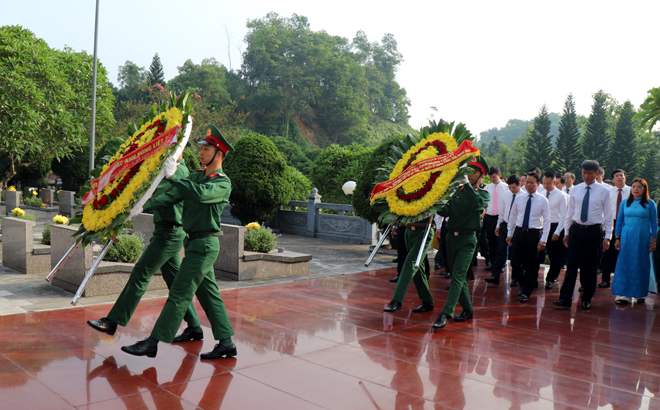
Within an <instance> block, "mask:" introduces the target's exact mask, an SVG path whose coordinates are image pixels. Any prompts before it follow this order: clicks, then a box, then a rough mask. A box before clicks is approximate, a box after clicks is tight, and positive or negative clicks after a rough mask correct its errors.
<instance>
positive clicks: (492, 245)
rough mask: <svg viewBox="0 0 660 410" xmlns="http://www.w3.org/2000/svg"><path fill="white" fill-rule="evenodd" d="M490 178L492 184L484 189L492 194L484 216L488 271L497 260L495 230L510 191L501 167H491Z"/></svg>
mask: <svg viewBox="0 0 660 410" xmlns="http://www.w3.org/2000/svg"><path fill="white" fill-rule="evenodd" d="M488 176H489V177H490V184H488V185H486V186H485V187H484V190H485V191H486V192H488V194H490V201H489V202H488V207H486V215H484V227H483V230H484V233H485V234H486V237H487V238H488V255H489V256H490V267H486V270H492V269H493V266H494V265H495V260H496V259H497V248H498V243H497V235H495V230H496V229H497V227H498V224H497V220H498V218H499V215H498V214H499V208H502V207H503V205H504V203H503V200H504V193H505V192H506V191H507V190H508V188H507V184H505V183H504V182H502V180H501V179H500V176H501V172H500V168H499V167H490V171H489V173H488Z"/></svg>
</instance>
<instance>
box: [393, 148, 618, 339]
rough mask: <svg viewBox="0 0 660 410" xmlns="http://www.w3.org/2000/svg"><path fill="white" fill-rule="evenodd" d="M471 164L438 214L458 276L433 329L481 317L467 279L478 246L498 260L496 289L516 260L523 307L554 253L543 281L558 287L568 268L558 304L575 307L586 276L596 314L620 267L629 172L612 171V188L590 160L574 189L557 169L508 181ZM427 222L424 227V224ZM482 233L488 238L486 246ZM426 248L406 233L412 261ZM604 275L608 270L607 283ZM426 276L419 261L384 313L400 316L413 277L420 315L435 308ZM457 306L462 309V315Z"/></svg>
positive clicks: (587, 300) (585, 293)
mask: <svg viewBox="0 0 660 410" xmlns="http://www.w3.org/2000/svg"><path fill="white" fill-rule="evenodd" d="M469 166H470V168H472V169H473V172H472V173H471V174H470V175H469V177H468V178H469V182H467V183H465V184H464V185H463V186H462V187H461V189H460V190H459V191H458V192H457V193H456V194H455V195H454V196H453V197H452V198H451V199H450V200H449V201H448V202H447V204H446V205H444V206H443V207H442V209H441V210H440V211H439V212H438V214H439V215H440V216H442V217H444V218H445V222H444V224H443V229H444V230H446V232H443V235H442V237H445V236H444V235H445V234H446V237H445V238H446V239H445V243H444V244H443V246H445V247H446V259H447V260H446V267H447V269H448V270H449V271H450V272H451V285H450V287H449V294H448V295H447V301H446V303H445V306H444V308H443V309H442V311H441V312H440V314H439V316H438V317H437V319H436V321H435V323H434V325H433V327H434V328H443V327H445V326H446V325H447V324H448V321H449V319H451V318H453V319H454V320H455V321H462V320H468V319H471V318H472V317H473V311H474V309H473V307H472V303H471V300H470V295H469V292H468V290H467V275H468V272H469V270H470V268H471V265H472V261H473V258H474V255H475V254H476V249H477V244H478V243H479V245H478V246H479V247H480V248H482V249H481V250H482V254H486V255H488V258H487V259H490V260H489V261H488V262H487V270H490V271H491V277H490V278H487V279H486V282H488V283H489V284H491V285H494V286H499V285H500V279H501V275H502V272H503V271H504V267H505V265H506V262H507V260H509V261H510V263H511V270H512V280H511V283H510V286H511V287H516V286H519V290H518V297H519V299H518V300H519V302H520V303H526V302H528V301H529V298H530V297H531V296H532V294H533V292H534V290H535V289H537V288H538V287H539V279H538V272H539V268H540V265H541V263H543V262H544V260H545V258H546V255H547V257H548V259H549V262H550V268H549V270H548V272H547V275H546V277H545V278H544V280H543V278H542V282H541V283H542V285H543V286H545V288H546V289H552V287H553V286H554V283H555V282H556V280H557V278H558V276H559V273H560V272H561V270H562V269H563V268H564V267H566V275H565V278H564V282H563V285H562V287H561V289H560V297H559V300H556V301H554V302H553V303H554V304H555V305H556V306H559V307H571V301H572V298H573V292H574V288H575V282H576V280H577V275H578V272H579V274H580V283H581V285H582V286H581V287H580V289H579V290H580V292H582V301H581V302H582V303H581V306H582V308H583V309H590V308H591V299H592V298H593V296H594V293H595V291H596V289H597V287H601V288H607V287H609V286H610V278H611V274H612V273H613V272H614V268H615V266H616V260H617V256H618V251H617V250H616V249H614V247H610V246H609V245H610V239H611V237H612V229H613V224H614V223H615V221H614V218H615V217H616V213H617V212H616V211H617V209H618V208H619V206H620V204H621V202H622V201H625V200H626V199H627V198H628V196H629V195H630V187H629V186H626V185H625V182H626V173H625V171H623V170H621V169H617V170H615V171H614V172H612V181H607V182H609V183H610V184H611V185H608V183H605V182H604V181H603V177H604V173H605V172H604V170H603V169H602V168H601V167H600V165H599V164H598V162H597V161H591V160H587V161H584V162H583V163H582V165H581V168H582V179H583V181H584V182H583V183H580V184H578V185H574V182H575V179H576V178H575V175H574V174H573V173H571V172H568V173H566V174H565V175H564V176H562V177H557V175H556V174H555V173H553V172H545V173H543V174H542V173H541V170H540V169H538V168H536V167H535V168H532V169H530V170H529V172H528V173H527V174H526V175H522V176H518V175H510V176H509V177H508V178H506V180H503V179H502V178H501V172H500V169H499V168H498V167H491V168H489V167H488V166H487V165H486V164H485V161H484V160H483V159H482V158H478V159H477V160H475V161H474V162H471V163H470V164H469ZM486 174H489V178H490V183H489V184H487V185H485V186H484V187H482V188H480V185H481V180H482V179H483V178H484V176H485V175H486ZM420 224H421V225H422V226H423V225H424V224H422V221H420ZM417 225H418V224H411V226H409V227H407V229H418V230H423V228H416V226H417ZM437 228H438V229H439V227H437ZM480 236H481V237H482V238H483V239H484V240H482V241H480V240H479V237H480ZM427 242H428V241H427ZM418 244H421V240H417V241H410V242H408V236H406V247H407V250H408V251H409V252H408V255H409V256H408V259H411V258H412V259H414V258H416V256H417V254H418V252H419V246H418ZM416 246H417V247H416ZM484 247H486V249H484ZM426 250H427V249H425V251H426ZM439 252H441V251H439ZM411 255H412V256H411ZM598 270H602V282H601V283H600V284H598V278H597V272H598ZM420 276H422V277H424V276H425V275H418V270H417V271H416V270H415V269H414V266H413V264H407V265H405V266H404V270H403V271H402V272H401V275H400V277H399V280H398V282H397V287H396V290H395V293H394V296H393V298H392V301H391V302H390V303H389V304H388V305H387V307H386V308H385V309H384V310H385V311H386V312H395V311H397V310H399V309H401V302H402V301H403V296H404V295H405V290H406V288H407V286H408V284H409V283H410V281H411V279H412V280H414V283H415V286H416V288H417V292H418V294H419V295H420V299H421V300H422V305H421V306H419V307H417V308H415V309H413V311H415V312H425V311H431V310H433V308H434V304H433V296H432V294H431V292H430V291H429V287H428V281H427V280H426V278H419V277H420ZM422 296H423V297H422ZM457 302H458V303H459V304H460V305H461V307H462V311H461V313H460V314H458V315H456V316H454V310H455V306H456V303H457Z"/></svg>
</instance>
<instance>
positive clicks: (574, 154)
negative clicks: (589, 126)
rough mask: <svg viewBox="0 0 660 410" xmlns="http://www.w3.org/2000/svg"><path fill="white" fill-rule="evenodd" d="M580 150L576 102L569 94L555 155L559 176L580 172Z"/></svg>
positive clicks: (560, 125) (560, 123)
mask: <svg viewBox="0 0 660 410" xmlns="http://www.w3.org/2000/svg"><path fill="white" fill-rule="evenodd" d="M580 148H581V147H580V131H579V129H578V123H577V113H576V112H575V101H573V94H569V95H568V97H566V102H565V103H564V112H563V113H562V116H561V120H560V122H559V137H558V138H557V144H556V146H555V150H554V153H553V154H554V155H553V157H554V159H555V167H556V172H557V173H558V174H561V175H563V174H564V173H566V172H573V173H577V172H578V169H579V168H580V159H581V158H582V155H581V154H582V153H581V149H580Z"/></svg>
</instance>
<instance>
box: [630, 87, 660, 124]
mask: <svg viewBox="0 0 660 410" xmlns="http://www.w3.org/2000/svg"><path fill="white" fill-rule="evenodd" d="M635 119H640V120H641V125H642V126H648V129H649V131H651V130H652V129H653V126H655V124H656V123H657V122H658V119H660V87H657V88H652V89H650V90H649V95H648V96H647V97H646V100H644V103H643V104H642V105H641V106H640V110H639V113H637V114H635Z"/></svg>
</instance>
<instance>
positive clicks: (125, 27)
mask: <svg viewBox="0 0 660 410" xmlns="http://www.w3.org/2000/svg"><path fill="white" fill-rule="evenodd" d="M95 3H96V2H95V1H93V0H66V1H53V0H20V1H11V2H6V4H3V12H2V14H0V25H21V26H23V27H24V28H27V29H29V30H31V31H33V32H34V33H35V35H36V36H37V37H40V38H42V39H44V40H45V41H46V42H47V43H48V45H49V46H50V47H52V48H57V49H62V48H63V47H64V46H69V47H71V48H73V49H74V50H76V51H81V50H85V51H87V52H88V53H90V54H92V53H93V49H94V16H95ZM269 12H275V13H278V14H279V15H280V16H284V17H290V16H291V15H292V14H293V13H296V14H298V15H302V16H306V17H307V18H308V20H309V23H310V27H311V29H312V30H314V31H321V30H324V31H326V32H328V33H329V34H331V35H338V36H342V37H346V38H349V39H352V38H353V37H354V36H355V33H357V32H358V31H359V30H362V31H364V32H365V33H366V35H367V36H368V38H369V40H370V41H372V42H373V41H380V39H381V38H382V37H383V35H384V34H385V33H392V34H393V35H394V37H395V39H396V40H397V42H398V49H399V51H400V52H401V54H402V55H403V58H404V61H403V63H402V64H401V66H400V67H399V71H398V73H397V81H398V82H399V84H400V86H401V87H403V88H405V89H406V91H407V93H408V97H409V98H410V101H411V106H410V110H409V111H410V116H411V118H410V121H409V122H410V125H412V126H413V127H414V128H419V127H421V126H423V125H426V124H427V121H428V119H430V118H431V115H433V116H434V118H435V119H438V118H443V119H445V120H448V121H456V122H463V123H465V124H466V125H467V128H468V129H469V130H471V131H472V132H473V133H475V134H478V133H479V132H481V131H485V130H487V129H490V128H493V127H503V126H505V125H506V122H507V121H508V120H509V119H514V118H516V119H523V120H529V119H532V118H533V117H534V116H535V115H537V114H538V112H539V110H540V108H541V106H542V105H543V104H546V105H547V106H548V109H549V110H550V111H551V112H558V113H561V111H562V109H563V105H564V102H565V100H566V97H567V96H568V94H569V93H573V96H574V99H575V102H576V108H577V112H578V114H582V115H585V116H588V115H589V113H590V111H591V104H592V94H593V93H595V92H596V91H598V90H599V89H601V88H602V89H603V90H605V92H607V93H609V94H611V95H612V97H614V98H615V99H616V100H617V101H618V102H619V103H623V102H624V101H626V100H630V101H631V102H632V103H633V105H635V107H638V106H639V105H640V104H641V103H642V102H643V101H644V99H645V98H646V95H647V91H648V90H649V89H651V88H653V87H658V86H660V76H659V75H658V73H659V72H660V70H659V68H658V65H659V64H658V63H660V55H659V54H658V53H659V48H658V45H659V43H660V41H659V40H658V39H659V37H658V35H657V16H659V15H660V1H658V0H628V1H626V2H622V1H611V0H600V1H591V0H570V1H565V0H555V1H552V2H550V1H544V2H540V1H530V0H525V1H510V0H500V1H492V0H489V1H455V0H453V1H445V0H436V1H434V2H430V1H424V2H422V1H416V0H412V1H407V2H393V1H385V2H373V1H365V0H353V1H344V0H336V1H333V2H328V3H325V2H310V1H298V0H279V1H277V2H273V1H263V0H251V1H249V2H240V1H227V0H187V1H185V2H177V1H173V0H161V1H152V0H137V1H136V0H133V1H127V0H112V1H109V0H100V8H99V38H98V56H99V61H100V62H101V63H102V64H103V65H104V66H105V67H106V69H107V70H108V77H109V80H110V81H111V82H113V83H114V84H117V71H118V67H119V66H121V65H123V64H124V63H125V62H126V61H127V60H130V61H132V62H134V63H136V64H137V65H139V66H141V67H145V68H148V67H149V64H150V63H151V59H152V57H153V55H154V54H155V53H158V54H159V56H160V58H161V61H162V64H163V67H164V71H165V77H166V79H168V80H169V79H171V78H172V77H174V76H175V75H177V74H178V71H177V67H178V66H181V65H183V63H184V61H186V60H187V59H191V60H192V61H193V62H194V63H200V62H201V61H202V59H204V58H210V57H214V58H215V59H216V60H218V61H219V62H220V63H222V64H223V65H225V66H226V67H228V68H231V69H234V70H236V69H238V68H239V67H240V63H241V54H242V51H244V50H245V48H246V45H245V43H244V42H243V39H244V37H245V34H246V33H247V28H246V23H247V21H248V20H251V19H259V18H264V17H265V16H266V14H268V13H269ZM431 107H436V108H437V112H434V111H433V110H432V109H431Z"/></svg>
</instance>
